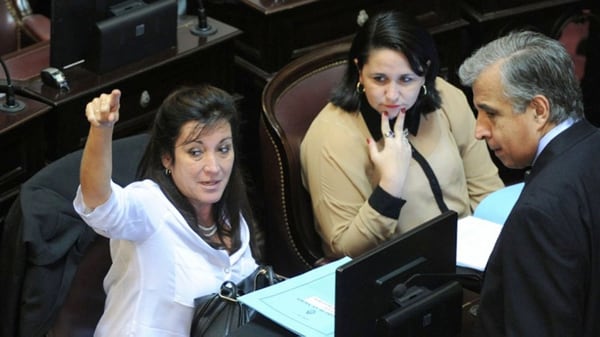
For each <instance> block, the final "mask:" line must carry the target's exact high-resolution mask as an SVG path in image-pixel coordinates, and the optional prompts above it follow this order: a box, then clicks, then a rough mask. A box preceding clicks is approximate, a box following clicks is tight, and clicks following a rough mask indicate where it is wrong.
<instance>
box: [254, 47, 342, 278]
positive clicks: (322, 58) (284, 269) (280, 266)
mask: <svg viewBox="0 0 600 337" xmlns="http://www.w3.org/2000/svg"><path fill="white" fill-rule="evenodd" d="M349 49H350V43H337V44H333V45H329V46H326V47H324V48H322V49H320V50H318V51H313V52H311V53H309V54H305V55H304V56H301V57H299V58H297V59H295V60H293V61H292V62H291V63H289V64H287V65H285V66H284V67H283V68H281V69H280V70H279V71H278V72H277V73H276V74H275V75H274V76H273V78H272V79H271V80H270V81H269V82H268V83H267V85H266V86H265V88H264V90H263V93H262V107H263V109H262V110H263V111H262V115H261V121H260V125H259V136H260V146H261V149H260V154H261V161H262V173H263V175H262V179H263V188H264V202H265V204H264V206H265V216H266V219H265V226H264V228H265V233H266V235H267V240H266V241H267V245H266V246H267V258H268V260H269V263H270V264H272V265H273V266H274V268H275V270H276V271H277V272H278V273H281V274H283V275H286V276H293V275H297V274H299V273H302V272H304V271H307V270H309V269H311V268H313V267H315V266H316V264H318V263H319V261H320V259H321V258H322V257H323V252H322V249H321V239H320V237H319V235H318V234H317V232H316V230H315V224H314V219H313V212H312V206H311V202H310V196H309V195H308V192H307V191H306V190H305V189H304V187H303V185H302V179H301V167H300V143H301V142H302V138H303V137H304V134H305V133H306V131H307V129H308V127H309V126H310V124H311V122H312V120H313V119H314V118H315V116H316V115H317V114H318V113H319V111H320V110H321V109H322V108H323V107H324V106H325V104H326V103H327V102H328V99H329V96H330V92H331V90H332V88H333V87H334V85H335V84H336V82H338V81H339V80H341V77H342V75H343V72H344V69H345V66H346V56H347V53H348V51H349Z"/></svg>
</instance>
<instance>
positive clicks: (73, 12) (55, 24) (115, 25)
mask: <svg viewBox="0 0 600 337" xmlns="http://www.w3.org/2000/svg"><path fill="white" fill-rule="evenodd" d="M51 20H52V26H51V34H50V66H51V67H54V68H58V69H61V70H64V69H67V68H69V67H72V66H75V65H78V64H83V66H84V67H86V68H88V69H90V70H92V71H95V72H105V71H108V70H111V69H114V68H116V67H118V66H121V65H124V64H127V63H130V62H133V61H136V60H139V59H142V58H144V57H146V56H149V55H152V54H154V53H156V52H159V51H162V50H164V49H168V48H170V47H176V45H177V2H176V1H174V0H152V1H150V0H148V1H147V2H146V1H142V0H85V1H83V0H53V1H52V8H51Z"/></svg>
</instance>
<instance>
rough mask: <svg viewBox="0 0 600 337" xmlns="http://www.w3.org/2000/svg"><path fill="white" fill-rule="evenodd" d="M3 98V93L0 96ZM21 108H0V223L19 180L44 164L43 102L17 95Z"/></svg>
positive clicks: (12, 199)
mask: <svg viewBox="0 0 600 337" xmlns="http://www.w3.org/2000/svg"><path fill="white" fill-rule="evenodd" d="M0 99H1V100H2V102H4V97H2V98H0ZM17 99H18V100H20V101H22V102H23V103H25V105H26V106H25V110H22V111H19V112H16V113H5V112H0V153H2V160H1V161H0V223H2V221H3V220H4V216H5V214H6V212H7V211H8V209H9V207H10V205H11V204H12V202H13V201H14V199H15V197H16V196H17V194H18V192H19V188H20V186H21V183H22V182H24V181H25V180H27V179H29V177H31V176H32V175H33V174H34V173H35V172H37V171H38V170H39V169H41V168H42V167H43V166H44V152H45V140H44V123H43V118H42V117H43V115H44V114H46V113H47V112H48V111H50V109H51V107H50V106H48V105H47V104H44V103H41V102H38V101H35V100H32V99H29V98H26V97H17Z"/></svg>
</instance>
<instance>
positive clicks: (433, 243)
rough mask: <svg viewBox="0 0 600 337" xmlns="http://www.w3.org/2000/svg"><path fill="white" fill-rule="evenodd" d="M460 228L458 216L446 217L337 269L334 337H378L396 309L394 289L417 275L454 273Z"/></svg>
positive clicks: (451, 214) (430, 222) (432, 221)
mask: <svg viewBox="0 0 600 337" xmlns="http://www.w3.org/2000/svg"><path fill="white" fill-rule="evenodd" d="M456 226H457V214H456V213H455V212H453V211H448V212H445V213H443V214H441V215H439V216H437V217H435V218H433V219H431V220H429V221H427V222H425V223H424V224H422V225H421V226H418V227H417V228H415V229H413V230H411V231H409V232H407V233H405V234H403V235H401V236H399V237H397V238H394V239H392V240H390V241H387V242H385V243H383V244H381V245H379V246H377V247H376V248H374V249H373V250H371V251H369V252H367V253H365V254H363V255H361V256H358V257H356V258H354V259H353V260H352V261H350V262H348V263H346V264H344V265H342V266H340V267H338V269H337V270H336V280H335V284H336V293H335V336H336V337H337V336H375V335H376V333H375V331H376V324H377V320H378V319H379V318H380V317H382V316H384V315H386V314H388V313H389V312H390V311H392V310H393V309H394V301H393V296H392V292H393V289H394V287H396V286H397V285H398V284H400V283H404V282H407V281H408V280H409V279H410V278H411V276H414V275H416V274H424V275H426V274H446V275H448V274H452V273H455V272H456ZM444 281H447V280H444ZM440 282H441V281H440Z"/></svg>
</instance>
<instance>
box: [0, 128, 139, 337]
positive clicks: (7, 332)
mask: <svg viewBox="0 0 600 337" xmlns="http://www.w3.org/2000/svg"><path fill="white" fill-rule="evenodd" d="M147 141H148V135H146V134H141V135H136V136H131V137H127V138H123V139H119V140H115V141H114V143H113V144H114V145H113V158H114V160H113V162H114V163H113V180H114V181H115V182H116V183H118V184H120V185H126V184H128V183H130V182H132V181H133V180H134V179H135V174H136V169H137V165H138V162H139V160H140V159H141V156H142V153H143V150H144V148H145V145H146V143H147ZM80 162H81V150H80V151H77V152H74V153H71V154H69V155H67V156H65V157H62V158H60V159H58V160H56V161H54V162H53V163H51V164H49V165H48V166H47V167H45V168H43V169H42V170H40V171H39V172H38V173H36V174H35V175H34V176H33V177H32V178H30V179H29V180H28V181H27V182H25V183H24V184H23V185H22V187H21V191H20V194H19V197H18V198H17V200H16V201H15V203H14V204H13V205H12V207H11V209H10V211H9V213H8V215H7V217H6V221H5V224H4V229H3V233H2V241H1V245H0V320H1V321H0V336H2V337H43V336H47V337H91V336H92V335H93V332H94V329H95V327H96V324H97V322H98V319H99V318H100V315H101V314H102V311H103V308H104V299H105V294H104V290H103V288H102V282H103V279H104V276H105V274H106V272H107V270H108V268H109V266H110V264H111V259H110V254H109V248H108V240H107V239H105V238H103V237H100V236H99V235H97V234H96V233H95V232H94V231H93V230H92V229H91V228H90V227H89V226H87V225H86V224H85V223H84V222H83V221H82V220H81V218H80V217H79V216H78V215H77V213H76V212H75V210H74V209H73V206H72V203H73V199H74V197H75V192H76V189H77V186H78V185H79V166H80Z"/></svg>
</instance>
